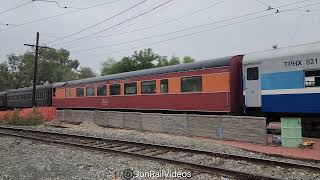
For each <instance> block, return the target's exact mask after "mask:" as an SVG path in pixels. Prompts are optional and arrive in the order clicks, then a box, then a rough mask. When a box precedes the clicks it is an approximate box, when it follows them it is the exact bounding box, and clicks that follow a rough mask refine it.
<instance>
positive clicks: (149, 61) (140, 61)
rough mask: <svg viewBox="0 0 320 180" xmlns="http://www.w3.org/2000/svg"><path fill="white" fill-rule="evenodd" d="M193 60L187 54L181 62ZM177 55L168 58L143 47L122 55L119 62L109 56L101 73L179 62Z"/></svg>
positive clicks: (120, 71)
mask: <svg viewBox="0 0 320 180" xmlns="http://www.w3.org/2000/svg"><path fill="white" fill-rule="evenodd" d="M189 62H194V59H192V58H191V57H189V56H186V57H184V58H183V63H189ZM180 63H181V62H180V59H179V57H176V56H172V57H171V58H170V59H168V57H167V56H160V55H158V54H156V53H154V52H152V49H150V48H148V49H144V50H140V51H135V52H134V53H133V55H132V56H127V57H123V58H122V59H121V60H120V61H119V62H116V61H115V60H114V59H113V58H109V59H108V60H107V61H106V62H104V63H103V64H102V69H101V75H102V76H103V75H108V74H116V73H122V72H129V71H136V70H142V69H150V68H154V67H163V66H170V65H177V64H180Z"/></svg>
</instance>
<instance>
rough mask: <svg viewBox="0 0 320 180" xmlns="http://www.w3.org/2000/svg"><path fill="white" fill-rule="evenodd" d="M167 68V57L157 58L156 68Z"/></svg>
mask: <svg viewBox="0 0 320 180" xmlns="http://www.w3.org/2000/svg"><path fill="white" fill-rule="evenodd" d="M163 66H169V60H168V57H167V56H162V57H159V58H158V63H157V67H163Z"/></svg>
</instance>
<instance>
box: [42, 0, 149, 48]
mask: <svg viewBox="0 0 320 180" xmlns="http://www.w3.org/2000/svg"><path fill="white" fill-rule="evenodd" d="M145 2H147V0H143V1H141V2H139V3H137V4H134V5H133V6H131V7H129V8H127V9H125V10H122V11H121V12H119V13H117V14H115V15H113V16H111V17H108V18H106V19H104V20H102V21H99V22H98V23H95V24H93V25H91V26H89V27H86V28H84V29H81V30H80V31H77V32H74V33H72V34H69V35H67V36H63V37H61V38H57V39H55V40H53V41H49V42H47V44H50V43H53V42H56V41H59V40H63V39H66V38H69V37H72V36H74V35H76V34H79V33H82V32H84V31H86V30H89V29H92V28H94V27H96V26H98V25H100V24H103V23H105V22H107V21H109V20H111V19H113V18H115V17H117V16H119V15H121V14H123V13H125V12H127V11H129V10H131V9H133V8H135V7H137V6H139V5H141V4H142V3H145Z"/></svg>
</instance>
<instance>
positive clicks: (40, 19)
mask: <svg viewBox="0 0 320 180" xmlns="http://www.w3.org/2000/svg"><path fill="white" fill-rule="evenodd" d="M119 1H122V0H114V1H111V2H105V3H100V4H96V5H93V6H88V7H85V8H81V9H77V10H73V11H68V12H64V13H60V14H56V15H53V16H48V17H45V18H39V19H35V20H31V21H27V22H24V23H20V24H16V25H15V26H13V27H9V28H4V29H0V31H6V30H10V29H14V28H17V27H21V26H25V25H29V24H33V23H37V22H42V21H46V20H49V19H53V18H56V17H60V16H64V15H68V14H73V13H77V12H80V11H84V10H87V9H92V8H96V7H100V6H105V5H109V4H114V3H117V2H119Z"/></svg>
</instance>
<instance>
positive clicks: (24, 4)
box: [0, 0, 33, 14]
mask: <svg viewBox="0 0 320 180" xmlns="http://www.w3.org/2000/svg"><path fill="white" fill-rule="evenodd" d="M31 3H33V0H32V1H28V2H25V3H22V4H20V5H18V6H15V7H13V8H10V9H7V10H4V11H1V12H0V14H3V13H6V12H9V11H12V10H15V9H18V8H20V7H22V6H26V5H28V4H31Z"/></svg>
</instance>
